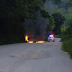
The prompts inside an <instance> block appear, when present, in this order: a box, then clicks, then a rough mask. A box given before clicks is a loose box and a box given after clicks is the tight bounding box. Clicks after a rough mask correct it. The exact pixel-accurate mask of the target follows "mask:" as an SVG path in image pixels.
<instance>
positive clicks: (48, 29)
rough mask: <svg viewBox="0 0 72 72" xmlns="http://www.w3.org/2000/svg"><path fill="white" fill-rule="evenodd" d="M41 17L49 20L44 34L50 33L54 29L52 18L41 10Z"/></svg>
mask: <svg viewBox="0 0 72 72" xmlns="http://www.w3.org/2000/svg"><path fill="white" fill-rule="evenodd" d="M41 16H42V17H44V18H49V21H50V23H49V25H47V28H46V32H48V31H52V30H53V29H54V27H55V24H54V23H55V22H54V18H53V16H52V15H51V14H49V13H48V12H46V11H45V10H41Z"/></svg>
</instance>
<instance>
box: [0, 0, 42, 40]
mask: <svg viewBox="0 0 72 72" xmlns="http://www.w3.org/2000/svg"><path fill="white" fill-rule="evenodd" d="M41 4H42V1H41V0H7V1H6V0H0V36H2V37H3V38H4V36H5V37H6V38H9V37H10V36H12V35H14V36H19V35H20V36H21V37H22V36H23V35H24V34H25V30H24V24H23V22H24V20H25V19H34V16H33V13H34V12H36V11H37V10H39V7H40V5H41ZM10 39H11V38H10Z"/></svg>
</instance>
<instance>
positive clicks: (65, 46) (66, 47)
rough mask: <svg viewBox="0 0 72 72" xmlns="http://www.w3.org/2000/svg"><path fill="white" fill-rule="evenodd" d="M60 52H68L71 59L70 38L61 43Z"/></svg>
mask: <svg viewBox="0 0 72 72" xmlns="http://www.w3.org/2000/svg"><path fill="white" fill-rule="evenodd" d="M62 50H64V51H66V52H68V54H70V56H71V57H72V38H70V39H69V40H64V41H63V44H62Z"/></svg>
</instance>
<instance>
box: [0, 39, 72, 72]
mask: <svg viewBox="0 0 72 72" xmlns="http://www.w3.org/2000/svg"><path fill="white" fill-rule="evenodd" d="M59 41H60V38H56V41H55V42H45V43H43V44H36V43H33V44H28V43H19V44H10V45H3V46H0V72H72V60H71V59H70V58H69V56H68V55H67V54H65V53H64V52H63V51H62V50H61V42H59Z"/></svg>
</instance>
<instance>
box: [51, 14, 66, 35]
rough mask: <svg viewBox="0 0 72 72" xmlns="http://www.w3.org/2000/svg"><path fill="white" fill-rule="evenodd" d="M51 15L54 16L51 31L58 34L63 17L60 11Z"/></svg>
mask: <svg viewBox="0 0 72 72" xmlns="http://www.w3.org/2000/svg"><path fill="white" fill-rule="evenodd" d="M52 16H53V17H54V21H55V28H54V30H53V31H54V33H55V34H60V32H61V30H60V26H61V25H62V23H63V22H64V20H65V17H64V16H62V15H61V14H60V13H54V14H52Z"/></svg>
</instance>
